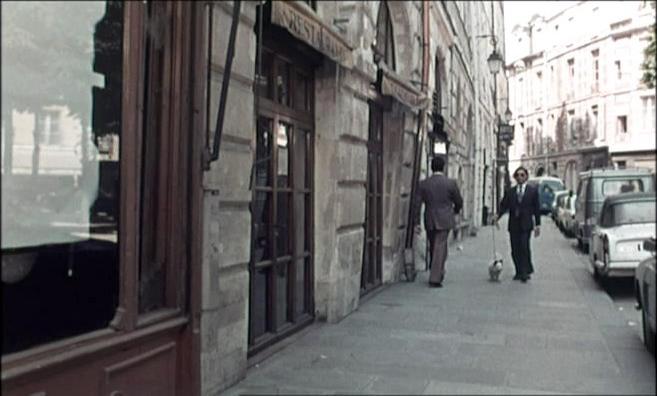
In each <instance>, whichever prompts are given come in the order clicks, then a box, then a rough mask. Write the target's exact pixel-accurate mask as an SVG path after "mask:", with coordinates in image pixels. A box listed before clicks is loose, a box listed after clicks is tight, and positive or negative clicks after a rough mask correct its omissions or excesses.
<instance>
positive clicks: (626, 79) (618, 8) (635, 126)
mask: <svg viewBox="0 0 657 396" xmlns="http://www.w3.org/2000/svg"><path fill="white" fill-rule="evenodd" d="M654 23H655V10H654V2H647V1H632V2H593V1H583V2H580V3H578V4H576V5H574V6H572V7H570V8H567V9H565V10H564V11H562V12H560V13H558V14H557V15H554V16H551V17H549V18H544V17H538V16H537V17H534V18H533V19H531V20H530V21H528V23H527V25H526V26H516V27H515V28H514V30H513V33H512V36H513V39H512V40H513V44H514V48H517V50H516V51H515V52H514V55H513V57H512V59H509V60H508V64H507V72H508V75H509V85H510V90H511V110H512V111H513V114H514V120H513V121H514V123H515V130H516V137H517V138H516V141H515V142H514V145H513V146H512V147H511V151H510V157H511V161H512V162H513V163H514V164H515V165H519V164H520V163H523V164H525V165H526V166H528V167H529V168H530V171H531V172H532V173H534V174H536V173H543V172H545V173H549V174H553V175H556V176H558V177H560V178H562V179H564V181H565V183H566V185H567V186H569V187H570V188H573V187H574V186H575V185H576V178H577V174H578V172H580V171H583V170H586V169H587V168H590V167H599V166H615V167H619V168H623V167H648V168H652V169H655V139H654V136H655V131H656V126H655V92H654V90H652V89H647V88H646V87H645V86H644V85H643V84H642V83H641V75H642V71H641V63H642V62H643V60H644V54H643V50H644V48H645V47H646V46H647V43H648V36H649V34H650V31H651V29H652V27H653V26H654ZM593 151H597V152H599V155H597V156H596V158H595V160H593V159H591V158H589V157H587V156H586V155H585V153H591V152H593ZM605 152H608V158H604V157H605V154H604V153H605ZM573 153H581V155H579V154H577V155H575V156H573ZM585 157H586V158H585Z"/></svg>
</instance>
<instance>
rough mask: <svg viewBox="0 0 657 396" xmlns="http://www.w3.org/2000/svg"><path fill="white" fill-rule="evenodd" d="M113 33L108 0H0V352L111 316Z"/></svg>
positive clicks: (117, 117) (118, 27)
mask: <svg viewBox="0 0 657 396" xmlns="http://www.w3.org/2000/svg"><path fill="white" fill-rule="evenodd" d="M122 31H123V5H122V4H121V3H119V2H107V3H105V2H81V3H66V2H4V3H3V4H2V51H3V57H2V121H3V125H2V143H3V144H2V189H1V191H0V193H1V197H0V198H1V202H2V207H1V213H0V214H1V218H2V239H1V240H2V282H3V288H2V289H3V290H2V309H3V319H4V320H3V328H2V329H3V331H2V335H3V337H2V341H3V343H2V353H3V355H4V354H8V353H12V352H16V351H20V350H24V349H27V348H30V347H32V346H35V345H39V344H43V343H46V342H50V341H53V340H57V339H62V338H66V337H70V336H73V335H77V334H82V333H85V332H89V331H92V330H95V329H100V328H103V327H106V326H107V325H108V323H109V321H110V320H111V318H112V317H113V316H114V311H115V308H116V306H117V300H118V224H117V220H118V200H119V173H118V169H119V151H118V142H119V137H120V135H121V128H120V126H121V83H122V68H121V65H122V51H121V50H122V45H123V43H122ZM101 142H109V143H111V144H109V145H110V146H111V147H112V148H111V149H101V147H102V146H103V145H105V147H107V145H108V143H101Z"/></svg>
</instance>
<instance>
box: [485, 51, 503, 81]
mask: <svg viewBox="0 0 657 396" xmlns="http://www.w3.org/2000/svg"><path fill="white" fill-rule="evenodd" d="M487 62H488V68H489V69H490V72H491V74H493V75H495V74H497V73H499V71H500V69H501V68H502V63H503V62H504V60H503V59H502V56H501V55H500V53H499V52H497V49H496V48H495V47H493V52H491V54H490V56H488V60H487Z"/></svg>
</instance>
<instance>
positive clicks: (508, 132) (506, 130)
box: [499, 124, 513, 142]
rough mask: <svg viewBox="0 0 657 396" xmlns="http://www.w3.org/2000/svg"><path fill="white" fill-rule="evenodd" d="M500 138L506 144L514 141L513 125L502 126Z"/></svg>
mask: <svg viewBox="0 0 657 396" xmlns="http://www.w3.org/2000/svg"><path fill="white" fill-rule="evenodd" d="M499 138H500V140H502V141H504V142H510V141H512V140H513V125H507V124H500V129H499Z"/></svg>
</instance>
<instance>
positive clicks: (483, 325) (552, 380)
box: [224, 218, 655, 395]
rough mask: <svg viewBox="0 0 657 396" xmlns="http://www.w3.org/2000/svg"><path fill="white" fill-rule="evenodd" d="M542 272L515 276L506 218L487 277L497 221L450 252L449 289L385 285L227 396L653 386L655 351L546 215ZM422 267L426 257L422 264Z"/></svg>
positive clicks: (535, 247) (535, 245)
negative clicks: (498, 261)
mask: <svg viewBox="0 0 657 396" xmlns="http://www.w3.org/2000/svg"><path fill="white" fill-rule="evenodd" d="M545 223H546V224H544V226H543V227H542V228H543V230H542V231H543V234H542V235H541V237H540V238H538V239H534V238H532V253H533V257H534V267H535V273H534V274H533V275H532V279H531V280H530V281H528V282H527V283H521V282H519V281H512V280H511V278H512V277H513V272H514V271H513V263H512V261H511V258H510V252H509V247H508V239H507V234H506V231H505V229H506V228H505V226H504V225H501V229H500V230H499V231H497V232H496V235H497V246H498V250H499V251H500V252H501V254H502V257H503V258H504V271H503V273H502V275H501V282H499V283H495V282H490V281H488V272H487V266H488V263H489V262H490V261H491V259H492V239H491V232H492V231H493V228H492V227H485V228H483V229H481V230H480V231H479V233H478V236H477V237H468V238H465V239H464V240H463V242H462V245H463V250H462V251H459V250H457V249H456V246H457V245H454V246H453V247H452V248H451V250H450V253H449V258H448V262H447V273H446V276H445V281H444V282H443V285H444V287H443V288H429V287H427V280H428V273H427V272H420V273H419V274H418V277H417V279H416V281H415V282H414V283H406V282H400V283H397V284H393V285H390V286H388V287H385V288H384V289H383V290H382V291H380V292H379V293H378V294H376V295H375V296H373V297H372V298H371V299H369V300H367V301H365V302H364V303H363V305H362V306H361V307H360V308H359V309H358V310H357V311H356V312H354V313H352V314H351V315H349V316H348V317H346V318H345V319H343V320H342V321H341V322H340V323H338V324H325V323H319V324H315V325H314V326H313V327H312V328H311V329H310V330H309V331H306V332H305V333H304V334H302V335H301V336H300V337H299V338H298V339H296V340H295V341H294V342H293V343H292V344H291V345H289V346H287V347H285V348H284V349H283V350H281V351H279V352H278V353H276V354H274V355H273V356H272V357H270V358H268V359H266V360H265V361H263V362H261V363H260V364H259V365H257V366H254V367H252V368H251V369H249V371H248V373H247V377H246V379H245V380H243V381H242V382H240V383H239V384H237V385H236V386H234V387H232V388H229V389H228V390H227V391H226V392H224V394H225V395H237V394H243V393H248V394H255V393H268V394H275V393H285V394H291V393H305V394H309V393H310V394H331V393H340V394H344V393H350V394H384V393H388V394H389V393H395V394H463V393H466V394H486V393H488V394H530V393H531V394H556V393H569V394H573V393H584V394H653V395H654V394H655V360H654V357H653V356H652V355H650V354H649V353H648V352H647V351H646V350H645V349H644V348H643V344H642V343H641V339H640V338H639V337H638V336H637V334H636V329H635V328H631V327H628V326H627V324H626V320H625V318H624V317H623V315H622V314H621V313H619V312H618V310H617V309H615V307H614V305H613V302H612V301H611V299H610V298H609V296H608V295H607V294H605V292H604V291H603V290H602V289H600V288H599V287H598V286H597V285H596V284H595V282H594V281H593V280H592V278H591V276H590V275H589V274H588V273H587V272H586V270H585V268H584V265H583V264H582V261H581V257H578V255H577V253H576V251H575V250H574V249H573V248H572V241H569V240H566V239H565V238H563V237H562V236H561V235H560V234H559V231H558V230H557V229H556V227H555V226H554V225H553V224H552V222H551V221H550V220H549V219H547V218H545ZM419 267H420V268H423V265H422V263H420V264H419Z"/></svg>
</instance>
